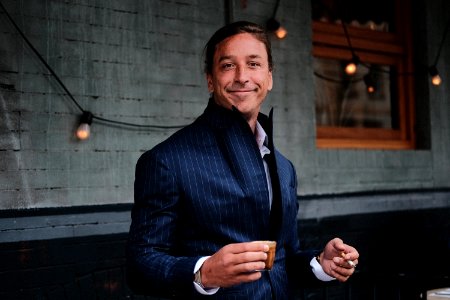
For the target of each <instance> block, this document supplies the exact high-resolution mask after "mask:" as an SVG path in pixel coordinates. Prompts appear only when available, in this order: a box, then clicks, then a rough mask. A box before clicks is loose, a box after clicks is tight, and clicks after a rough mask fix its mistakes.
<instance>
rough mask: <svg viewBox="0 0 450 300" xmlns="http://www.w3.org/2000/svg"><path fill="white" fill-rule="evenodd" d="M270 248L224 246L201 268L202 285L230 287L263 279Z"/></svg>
mask: <svg viewBox="0 0 450 300" xmlns="http://www.w3.org/2000/svg"><path fill="white" fill-rule="evenodd" d="M267 251H269V247H268V246H267V245H265V244H261V243H252V242H247V243H237V244H229V245H226V246H224V247H223V248H222V249H220V250H219V251H217V252H216V253H214V254H213V255H212V256H211V257H209V258H208V259H207V260H206V261H205V262H204V263H203V265H202V267H201V274H202V284H203V285H204V286H205V287H206V288H214V287H229V286H233V285H236V284H239V283H242V282H251V281H255V280H258V279H260V278H261V272H258V271H255V270H263V269H264V267H265V263H264V261H265V259H266V258H267V254H266V252H267Z"/></svg>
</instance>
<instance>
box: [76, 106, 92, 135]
mask: <svg viewBox="0 0 450 300" xmlns="http://www.w3.org/2000/svg"><path fill="white" fill-rule="evenodd" d="M92 118H93V115H92V113H91V112H88V111H84V112H83V114H82V115H81V118H80V125H79V126H78V128H77V132H76V134H77V138H78V139H80V140H86V139H88V138H89V136H90V135H91V124H92Z"/></svg>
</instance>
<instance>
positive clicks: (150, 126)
mask: <svg viewBox="0 0 450 300" xmlns="http://www.w3.org/2000/svg"><path fill="white" fill-rule="evenodd" d="M0 7H1V8H2V10H3V11H4V13H5V15H6V17H7V18H8V20H9V21H10V22H11V24H12V25H13V26H14V28H15V29H16V30H17V32H18V33H19V34H20V36H21V37H22V38H23V40H24V41H25V42H26V43H27V45H28V46H29V47H30V48H31V50H33V52H34V54H36V56H37V57H38V58H39V60H40V61H41V62H42V63H43V64H44V66H45V67H46V68H47V70H48V71H49V72H50V73H51V74H52V75H53V77H54V78H55V79H56V81H57V82H58V83H59V85H60V86H61V87H62V88H63V90H64V91H65V92H66V94H67V96H69V98H70V99H71V100H72V102H73V103H74V104H75V105H76V107H77V108H78V109H79V110H80V111H81V112H82V113H84V112H86V110H85V109H83V107H82V106H81V105H80V104H79V103H78V102H77V100H75V98H74V97H73V95H72V93H71V92H70V91H69V89H68V88H67V87H66V85H65V84H64V83H63V82H62V81H61V79H60V78H59V77H58V75H57V74H56V73H55V71H53V69H52V68H51V67H50V65H49V64H48V63H47V62H46V61H45V59H44V58H43V57H42V55H41V54H40V53H39V51H38V50H37V49H36V48H35V47H34V46H33V44H32V43H31V42H30V40H29V39H28V38H27V37H26V36H25V34H24V33H23V32H22V30H21V29H20V27H19V26H18V25H17V24H16V22H15V21H14V19H13V18H12V17H11V15H10V14H9V12H8V11H7V10H6V8H5V7H4V6H3V3H2V2H1V1H0ZM92 118H93V119H96V120H99V121H103V122H106V123H111V124H117V125H124V126H129V127H137V128H156V129H174V128H182V127H185V126H186V125H172V126H164V125H141V124H135V123H128V122H122V121H116V120H111V119H107V118H102V117H99V116H96V115H94V114H92Z"/></svg>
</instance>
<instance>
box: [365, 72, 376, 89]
mask: <svg viewBox="0 0 450 300" xmlns="http://www.w3.org/2000/svg"><path fill="white" fill-rule="evenodd" d="M363 80H364V83H365V84H366V89H367V92H368V93H369V94H372V93H374V92H375V82H374V79H373V76H372V74H371V73H370V72H369V73H367V74H366V75H364V78H363Z"/></svg>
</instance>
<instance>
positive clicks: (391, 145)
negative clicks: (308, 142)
mask: <svg viewBox="0 0 450 300" xmlns="http://www.w3.org/2000/svg"><path fill="white" fill-rule="evenodd" d="M396 2H397V8H399V5H400V2H401V5H402V6H401V10H400V11H401V13H399V14H397V17H396V24H395V27H396V28H397V31H396V32H395V33H390V32H378V31H372V30H368V29H363V28H356V27H352V26H347V32H348V35H349V37H350V39H351V44H352V48H353V50H354V51H355V53H356V54H357V55H358V56H359V58H360V59H361V61H362V62H366V63H372V64H377V65H389V66H393V67H394V68H395V69H396V70H397V72H398V75H397V76H396V78H397V82H396V85H397V95H396V97H397V99H396V100H397V101H398V110H399V128H398V129H381V128H380V129H377V128H351V127H331V126H316V134H317V136H316V138H317V139H316V145H317V147H318V148H362V149H414V148H415V144H416V143H415V133H414V114H415V112H414V92H413V87H414V77H413V76H412V74H413V62H412V36H411V30H410V27H411V23H410V19H409V16H410V14H408V13H406V12H405V10H406V11H408V12H409V9H407V7H405V3H404V2H408V1H401V0H400V1H396ZM397 11H399V10H398V9H397ZM312 29H313V55H314V56H315V57H320V58H331V59H338V60H351V58H352V53H351V50H350V48H349V46H348V45H349V44H348V40H347V38H346V35H345V31H344V29H343V27H342V25H337V24H331V23H324V22H319V21H313V24H312Z"/></svg>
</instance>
